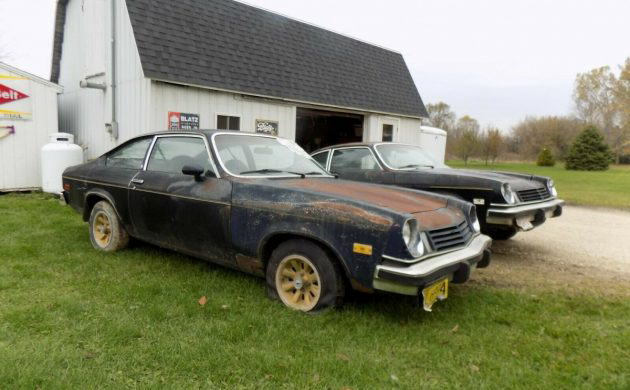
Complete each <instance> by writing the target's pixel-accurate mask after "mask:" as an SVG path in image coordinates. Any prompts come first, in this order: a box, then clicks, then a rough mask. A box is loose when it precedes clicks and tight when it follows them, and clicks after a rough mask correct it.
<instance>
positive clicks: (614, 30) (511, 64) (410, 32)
mask: <svg viewBox="0 0 630 390" xmlns="http://www.w3.org/2000/svg"><path fill="white" fill-rule="evenodd" d="M83 1H106V0H83ZM55 3H56V1H55V0H0V52H2V51H3V52H5V53H6V54H8V58H7V59H6V62H8V63H9V64H12V65H14V66H16V67H18V68H22V69H24V70H26V71H29V72H32V73H34V74H37V75H39V76H42V77H45V78H48V77H49V74H50V61H51V60H50V57H51V49H52V34H53V21H54V10H55ZM247 3H249V4H253V5H257V6H260V7H263V8H266V9H269V10H272V11H275V12H279V13H282V14H284V15H287V16H291V17H294V18H297V19H300V20H303V21H306V22H310V23H313V24H316V25H318V26H321V27H324V28H328V29H331V30H334V31H336V32H339V33H343V34H346V35H350V36H352V37H355V38H358V39H361V40H364V41H368V42H370V43H374V44H378V45H380V46H384V47H387V48H390V49H393V50H397V51H399V52H401V53H403V55H404V57H405V60H406V61H407V65H408V66H409V69H410V70H411V74H412V76H413V78H414V80H415V82H416V85H417V87H418V90H419V91H420V95H421V96H422V98H423V100H424V102H425V103H431V102H437V101H445V102H447V103H448V104H450V105H451V107H452V108H453V109H454V110H455V112H456V113H457V115H459V116H462V115H465V114H468V115H471V116H473V117H475V118H477V119H478V120H479V121H480V123H481V124H482V125H484V126H485V125H487V124H490V123H492V124H495V125H497V126H499V127H501V128H502V129H503V130H507V129H509V128H510V127H511V126H512V125H514V124H515V123H517V122H518V121H519V120H520V119H522V118H524V117H525V116H527V115H536V116H540V115H564V114H569V113H571V111H572V102H571V92H572V88H573V81H574V80H575V75H576V74H577V73H578V72H584V71H587V70H589V69H592V68H595V67H599V66H603V65H610V66H611V67H613V68H614V69H615V70H616V69H617V66H618V65H619V64H622V63H623V62H624V60H625V58H626V57H630V22H629V20H630V1H629V0H588V1H587V0H582V1H580V0H548V1H543V0H528V1H516V0H513V1H509V0H476V1H467V0H458V1H455V0H422V1H411V0H387V1H365V0H317V1H312V0H247Z"/></svg>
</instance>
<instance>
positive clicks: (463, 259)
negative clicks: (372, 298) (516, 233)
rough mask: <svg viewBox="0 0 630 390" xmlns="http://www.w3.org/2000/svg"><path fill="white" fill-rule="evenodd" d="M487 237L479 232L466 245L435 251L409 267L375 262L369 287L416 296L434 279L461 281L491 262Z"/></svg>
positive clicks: (489, 243)
mask: <svg viewBox="0 0 630 390" xmlns="http://www.w3.org/2000/svg"><path fill="white" fill-rule="evenodd" d="M491 243H492V240H491V239H490V237H488V236H484V235H483V234H479V235H477V236H475V237H474V238H473V239H472V241H470V242H469V243H468V246H466V247H465V248H461V249H457V250H454V251H452V252H447V253H444V254H437V255H435V256H433V257H429V258H427V259H426V260H422V261H420V262H418V263H415V264H412V265H409V266H404V265H401V266H395V265H385V264H381V265H377V266H376V270H375V271H374V279H373V281H372V287H374V289H376V290H382V291H389V292H394V293H398V294H405V295H418V294H419V291H420V289H422V288H423V287H424V286H426V285H428V284H431V283H432V282H435V281H437V280H440V279H443V278H445V277H448V278H449V279H450V280H452V281H453V283H464V282H465V281H467V280H468V279H469V277H470V273H471V272H472V271H473V270H474V269H475V268H476V267H477V264H478V263H479V267H480V268H481V267H487V266H488V264H489V263H490V251H489V249H488V248H490V245H491Z"/></svg>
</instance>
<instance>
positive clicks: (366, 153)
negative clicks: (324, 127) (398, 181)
mask: <svg viewBox="0 0 630 390" xmlns="http://www.w3.org/2000/svg"><path fill="white" fill-rule="evenodd" d="M328 170H329V171H330V172H332V173H336V174H338V175H339V176H340V177H341V178H342V179H347V180H356V181H364V182H369V183H379V184H389V183H390V181H391V180H390V179H389V178H388V176H389V175H387V173H386V172H384V171H383V169H382V168H381V166H380V164H379V162H378V161H377V160H376V157H375V156H374V154H373V153H372V151H371V150H370V148H368V147H364V146H360V147H356V146H353V147H348V148H337V149H333V151H332V156H331V157H330V163H329V169H328ZM392 180H393V179H392Z"/></svg>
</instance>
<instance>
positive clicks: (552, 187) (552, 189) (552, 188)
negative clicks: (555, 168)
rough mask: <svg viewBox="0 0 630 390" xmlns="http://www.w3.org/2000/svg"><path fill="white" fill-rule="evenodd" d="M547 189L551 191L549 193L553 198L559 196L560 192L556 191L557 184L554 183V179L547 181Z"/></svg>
mask: <svg viewBox="0 0 630 390" xmlns="http://www.w3.org/2000/svg"><path fill="white" fill-rule="evenodd" d="M547 189H549V193H550V194H551V196H553V197H556V196H558V191H557V190H556V186H555V183H554V182H553V179H549V180H547Z"/></svg>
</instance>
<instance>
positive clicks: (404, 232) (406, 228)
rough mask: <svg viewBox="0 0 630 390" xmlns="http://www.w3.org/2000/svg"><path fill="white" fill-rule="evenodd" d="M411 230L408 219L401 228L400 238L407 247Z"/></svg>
mask: <svg viewBox="0 0 630 390" xmlns="http://www.w3.org/2000/svg"><path fill="white" fill-rule="evenodd" d="M411 231H412V228H411V220H408V221H407V222H405V225H404V226H403V228H402V238H403V241H404V242H405V245H407V247H409V244H410V243H411Z"/></svg>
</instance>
